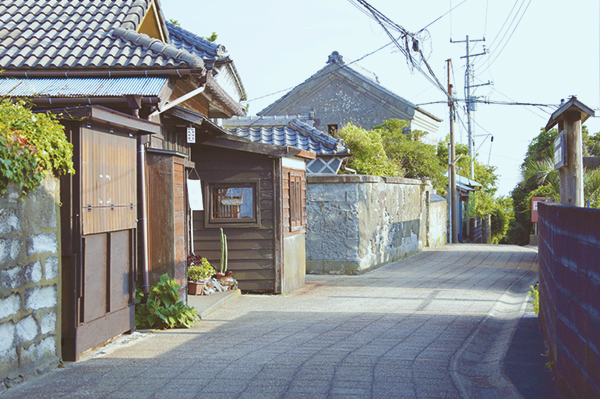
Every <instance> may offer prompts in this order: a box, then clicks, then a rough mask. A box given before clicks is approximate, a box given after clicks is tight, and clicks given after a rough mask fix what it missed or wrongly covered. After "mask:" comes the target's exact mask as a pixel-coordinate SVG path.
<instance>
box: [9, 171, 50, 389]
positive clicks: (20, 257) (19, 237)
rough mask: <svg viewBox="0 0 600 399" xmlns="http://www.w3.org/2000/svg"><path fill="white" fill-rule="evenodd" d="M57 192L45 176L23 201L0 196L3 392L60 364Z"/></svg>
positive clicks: (12, 191)
mask: <svg viewBox="0 0 600 399" xmlns="http://www.w3.org/2000/svg"><path fill="white" fill-rule="evenodd" d="M59 191H60V189H59V183H58V179H54V178H46V179H45V180H44V181H43V183H42V185H41V186H40V187H38V189H37V191H36V192H35V193H31V194H29V195H28V196H27V197H26V198H25V199H24V200H23V201H21V200H19V199H18V193H17V192H16V191H15V189H14V187H13V186H11V187H9V193H8V194H6V195H4V196H0V359H2V363H1V366H0V378H1V381H0V392H1V391H2V390H4V389H6V388H10V387H11V386H13V385H15V384H18V383H20V382H22V381H23V380H26V379H29V378H31V377H34V376H36V375H39V374H41V373H44V372H46V371H48V370H50V369H51V368H53V367H56V366H57V365H58V360H59V357H60V351H61V348H60V210H59V205H58V204H59Z"/></svg>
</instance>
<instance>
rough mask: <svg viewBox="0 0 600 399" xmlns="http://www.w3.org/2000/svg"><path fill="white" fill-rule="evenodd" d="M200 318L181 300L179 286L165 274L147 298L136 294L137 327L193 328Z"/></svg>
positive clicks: (137, 290)
mask: <svg viewBox="0 0 600 399" xmlns="http://www.w3.org/2000/svg"><path fill="white" fill-rule="evenodd" d="M198 319H199V317H198V315H197V314H196V312H195V311H194V308H192V307H190V306H186V305H184V304H183V302H181V301H180V300H179V284H177V283H176V282H175V280H174V279H170V278H169V276H168V275H167V274H166V273H165V274H163V275H162V276H160V281H159V282H157V283H156V284H154V285H153V286H152V287H150V293H149V294H148V297H147V298H146V297H145V296H144V294H143V293H142V291H141V289H139V288H137V289H136V292H135V326H136V327H141V328H176V327H186V328H189V327H192V326H193V325H194V324H195V323H196V320H198Z"/></svg>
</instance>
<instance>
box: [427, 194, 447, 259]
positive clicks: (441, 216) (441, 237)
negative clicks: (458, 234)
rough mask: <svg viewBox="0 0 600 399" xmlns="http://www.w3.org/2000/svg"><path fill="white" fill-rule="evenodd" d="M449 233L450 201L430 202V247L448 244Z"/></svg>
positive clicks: (428, 244)
mask: <svg viewBox="0 0 600 399" xmlns="http://www.w3.org/2000/svg"><path fill="white" fill-rule="evenodd" d="M447 233H448V203H447V202H446V201H437V202H430V203H429V224H428V232H427V236H428V243H427V246H428V247H432V248H433V247H439V246H441V245H445V244H446V238H447V235H448V234H447Z"/></svg>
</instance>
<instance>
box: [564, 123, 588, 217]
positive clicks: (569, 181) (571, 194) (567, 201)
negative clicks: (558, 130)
mask: <svg viewBox="0 0 600 399" xmlns="http://www.w3.org/2000/svg"><path fill="white" fill-rule="evenodd" d="M565 130H566V131H567V157H568V161H569V164H568V165H567V167H566V168H565V169H566V179H565V186H566V193H565V194H566V196H565V198H563V197H562V196H561V198H560V203H561V204H564V205H571V206H579V207H583V206H584V202H585V199H584V197H583V143H582V142H583V140H582V135H581V116H580V114H579V112H567V113H566V114H565ZM562 184H563V182H562V181H561V186H562Z"/></svg>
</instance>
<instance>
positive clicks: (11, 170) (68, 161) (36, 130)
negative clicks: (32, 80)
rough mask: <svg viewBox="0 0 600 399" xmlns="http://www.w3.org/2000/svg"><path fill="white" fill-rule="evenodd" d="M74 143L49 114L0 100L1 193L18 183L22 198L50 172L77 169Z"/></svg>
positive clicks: (20, 103)
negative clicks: (74, 167) (75, 167)
mask: <svg viewBox="0 0 600 399" xmlns="http://www.w3.org/2000/svg"><path fill="white" fill-rule="evenodd" d="M72 157H73V146H72V145H71V144H70V143H69V142H68V141H67V138H66V136H65V133H64V127H63V126H62V125H61V124H60V123H59V122H58V121H57V120H56V119H54V117H53V116H51V115H50V114H42V113H40V114H34V113H33V112H31V110H30V109H28V108H27V107H26V106H25V103H24V102H22V101H20V102H18V103H14V102H12V101H10V100H3V101H2V102H0V194H6V189H7V187H8V184H9V183H11V182H12V183H15V184H17V186H18V187H19V190H20V191H21V198H23V197H24V196H25V195H26V194H27V193H28V192H30V191H33V190H35V188H36V187H37V186H39V185H40V183H41V181H42V179H43V178H44V177H45V176H46V175H47V174H61V173H75V170H74V169H73V160H72Z"/></svg>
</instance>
